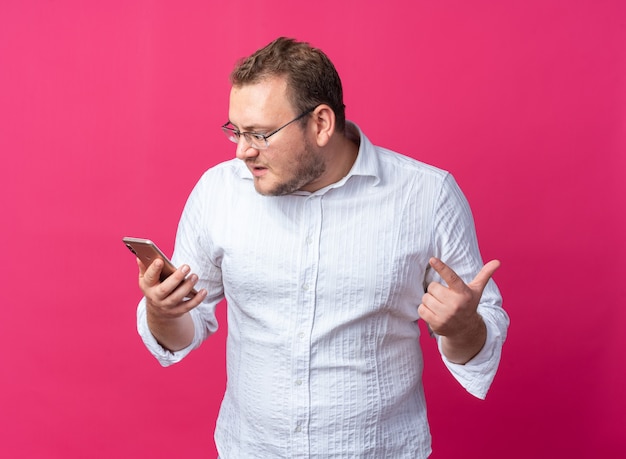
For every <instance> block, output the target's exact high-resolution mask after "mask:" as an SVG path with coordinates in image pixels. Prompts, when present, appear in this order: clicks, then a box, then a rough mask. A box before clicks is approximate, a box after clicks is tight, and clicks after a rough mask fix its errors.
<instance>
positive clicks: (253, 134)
mask: <svg viewBox="0 0 626 459" xmlns="http://www.w3.org/2000/svg"><path fill="white" fill-rule="evenodd" d="M250 136H251V137H252V138H253V139H254V140H258V141H260V142H264V141H265V135H264V134H259V133H257V132H250Z"/></svg>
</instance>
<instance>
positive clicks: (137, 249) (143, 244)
mask: <svg viewBox="0 0 626 459" xmlns="http://www.w3.org/2000/svg"><path fill="white" fill-rule="evenodd" d="M122 241H123V242H124V244H125V245H126V247H128V250H130V251H131V252H132V253H134V254H135V256H136V257H137V258H139V259H140V260H141V262H142V263H143V264H144V265H145V266H146V268H147V267H148V266H150V264H151V263H152V262H153V261H154V260H156V259H157V258H160V259H161V260H163V269H161V276H160V279H159V280H160V281H161V282H163V281H164V280H165V279H167V278H168V277H169V276H171V275H172V274H173V273H174V271H176V266H174V265H173V264H172V262H171V261H170V259H169V258H167V256H165V254H164V253H163V252H162V251H161V250H160V249H159V248H158V247H157V245H156V244H155V243H154V242H152V241H151V240H150V239H142V238H138V237H125V238H123V239H122ZM197 293H198V292H196V291H195V290H194V289H191V291H190V292H189V294H188V295H187V296H188V297H192V296H194V295H195V294H197Z"/></svg>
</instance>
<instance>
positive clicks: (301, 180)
mask: <svg viewBox="0 0 626 459" xmlns="http://www.w3.org/2000/svg"><path fill="white" fill-rule="evenodd" d="M295 160H296V163H295V165H294V167H295V169H294V172H293V175H292V176H291V178H289V179H288V180H287V181H285V182H282V183H278V184H277V185H275V186H274V188H273V189H270V190H266V191H263V190H259V188H258V187H256V190H257V192H259V193H260V194H262V195H264V196H285V195H288V194H291V193H293V192H294V191H298V190H300V189H302V188H303V187H305V186H306V185H308V184H309V183H311V182H312V181H314V180H316V179H318V178H319V177H321V175H322V174H323V173H324V172H326V163H324V161H323V159H322V158H321V157H320V156H319V155H318V154H317V153H316V151H315V150H314V149H313V148H311V147H310V145H309V144H308V143H306V144H305V146H304V149H303V150H302V152H301V153H300V155H298V156H297V157H296V158H295Z"/></svg>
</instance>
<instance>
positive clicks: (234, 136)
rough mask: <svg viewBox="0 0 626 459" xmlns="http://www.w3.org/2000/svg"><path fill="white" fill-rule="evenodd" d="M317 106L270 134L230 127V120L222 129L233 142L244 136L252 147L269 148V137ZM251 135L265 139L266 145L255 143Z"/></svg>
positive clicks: (258, 148) (254, 138) (237, 141)
mask: <svg viewBox="0 0 626 459" xmlns="http://www.w3.org/2000/svg"><path fill="white" fill-rule="evenodd" d="M317 107H318V106H317V105H316V106H315V107H311V108H309V109H308V110H306V111H304V112H302V113H300V114H299V115H298V116H296V117H295V118H294V119H292V120H291V121H289V122H288V123H285V124H283V125H282V126H281V127H279V128H278V129H274V130H273V131H272V132H270V133H268V134H261V133H259V132H251V131H240V130H238V129H233V128H230V127H228V125H229V124H232V123H231V122H230V121H226V123H224V125H223V126H222V131H223V132H224V134H226V138H227V139H228V140H230V141H231V142H233V143H237V144H238V143H239V139H240V138H241V136H243V138H244V140H245V141H246V143H247V144H248V145H249V146H250V147H252V148H254V149H257V150H265V149H266V148H269V146H270V143H269V141H268V140H267V139H269V138H270V137H271V136H273V135H274V134H276V133H277V132H279V131H281V130H283V129H284V128H286V127H287V126H289V125H290V124H291V123H295V122H296V121H298V120H301V119H302V118H304V117H305V116H306V115H308V114H309V113H311V112H312V111H313V110H315V109H316V108H317ZM250 137H252V139H253V141H255V142H258V141H263V142H264V143H265V146H263V147H261V146H258V145H253V144H252V142H251V141H250V140H249V139H250Z"/></svg>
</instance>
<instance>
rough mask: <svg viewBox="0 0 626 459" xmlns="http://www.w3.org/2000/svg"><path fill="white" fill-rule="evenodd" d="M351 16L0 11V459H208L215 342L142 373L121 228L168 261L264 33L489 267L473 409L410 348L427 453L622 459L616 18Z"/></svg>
mask: <svg viewBox="0 0 626 459" xmlns="http://www.w3.org/2000/svg"><path fill="white" fill-rule="evenodd" d="M371 3H372V4H374V3H375V4H376V5H380V6H376V7H373V6H369V5H370V3H368V2H364V1H360V2H359V1H345V2H341V1H335V0H333V1H329V0H319V1H317V2H313V3H299V2H286V1H285V2H282V1H278V0H266V1H264V2H252V1H228V2H223V1H221V2H207V1H201V0H197V1H186V2H169V1H154V2H153V1H146V0H143V1H132V2H127V1H107V2H95V1H93V2H85V1H79V0H76V1H70V0H57V1H43V0H42V1H17V0H16V1H14V0H7V1H3V2H1V3H0V154H1V158H2V167H0V187H1V188H0V191H1V196H2V197H1V198H0V199H1V202H2V205H1V212H2V225H1V231H2V237H1V238H0V249H1V252H0V253H2V255H3V263H2V265H1V266H2V267H1V268H0V286H1V290H2V292H3V299H2V301H1V302H2V314H1V316H0V348H1V349H2V351H0V371H1V376H0V457H11V458H30V457H38V458H64V459H68V458H70V459H71V458H83V457H91V458H112V457H150V458H171V457H187V458H200V457H214V452H215V450H214V446H213V439H212V432H213V425H214V421H215V417H216V414H217V409H218V406H219V402H220V398H221V392H222V390H223V387H224V357H223V351H224V344H223V341H224V336H225V330H224V329H222V330H220V332H219V333H218V336H217V337H215V338H214V339H213V340H212V342H210V343H208V345H205V346H204V347H203V348H202V349H201V350H199V351H197V352H196V353H195V354H192V356H190V357H189V358H188V359H187V360H186V361H184V362H183V363H181V364H180V365H178V366H176V367H174V368H170V369H162V368H160V367H159V366H158V364H157V363H156V361H155V360H153V359H152V357H150V356H149V355H148V353H147V351H146V350H145V349H144V348H143V346H142V344H141V342H140V340H139V338H138V337H137V335H136V332H135V318H134V315H135V304H136V302H137V300H138V299H139V291H138V289H137V287H136V280H135V276H136V273H135V265H134V262H133V260H132V257H131V256H130V255H129V253H127V249H126V248H125V247H124V246H123V245H122V243H121V241H120V239H121V237H122V236H124V235H135V236H145V237H150V238H153V239H154V240H156V241H157V242H158V243H159V244H160V245H161V246H162V247H163V248H164V249H166V251H168V252H170V251H171V249H172V244H173V237H174V233H175V230H176V224H177V221H178V217H179V214H180V211H181V209H182V205H183V203H184V200H185V198H186V196H187V194H188V193H189V191H190V190H191V187H192V186H193V184H194V183H195V181H196V180H197V179H198V177H199V176H200V174H201V172H202V171H203V170H204V169H206V168H208V167H209V166H211V165H213V164H215V163H216V162H218V161H221V160H224V159H227V158H230V157H232V156H233V154H234V150H233V147H232V145H230V144H228V143H227V142H226V140H225V139H223V138H222V134H221V133H220V132H219V129H218V127H219V126H220V124H222V123H223V122H224V121H225V120H226V116H227V109H228V107H227V100H228V89H229V85H228V80H227V75H228V73H229V70H230V69H231V67H232V65H233V63H234V62H235V60H236V59H237V58H239V57H241V56H243V55H246V54H248V53H250V52H252V51H253V50H254V49H256V48H257V47H259V46H262V45H264V44H265V43H267V42H268V41H270V40H271V39H273V38H274V37H276V36H278V35H289V36H295V37H298V38H300V39H303V40H307V41H310V42H311V43H313V44H314V45H316V46H319V47H321V48H322V49H324V50H326V51H327V53H328V54H329V56H330V57H331V58H332V59H333V60H334V61H335V63H336V65H337V67H338V70H339V72H340V73H341V75H342V76H343V80H344V85H345V95H346V104H347V107H348V108H347V113H348V117H349V118H350V119H353V120H355V121H357V122H358V123H359V124H360V125H361V127H362V128H363V129H364V130H365V131H366V133H367V134H368V136H369V137H370V138H371V139H372V140H373V141H374V142H375V143H378V144H381V145H385V146H388V147H390V148H393V149H396V150H398V151H401V152H404V153H406V154H408V155H411V156H414V157H416V158H419V159H421V160H424V161H426V162H430V163H433V164H436V165H438V166H440V167H444V168H446V169H449V170H450V171H452V172H453V173H454V175H455V176H456V178H457V180H458V181H459V183H460V184H461V186H462V187H463V189H464V190H465V192H466V194H467V196H468V198H469V199H470V202H471V203H472V206H473V209H474V212H475V217H476V220H477V227H478V232H479V238H480V241H481V246H482V250H483V255H484V257H485V258H493V257H498V258H500V259H501V260H502V261H503V267H502V269H501V270H500V271H499V272H498V273H497V274H496V280H497V282H498V283H499V285H500V287H501V289H502V291H503V294H504V297H505V306H506V308H507V310H508V311H509V313H510V315H511V319H512V326H511V329H510V336H509V340H508V341H507V343H506V346H505V351H504V361H503V363H502V365H501V370H500V373H499V374H498V376H497V377H496V381H495V383H494V385H493V387H492V390H491V392H490V394H489V396H488V398H487V400H486V401H484V402H481V401H478V400H475V399H473V398H472V397H471V396H469V395H467V394H466V393H465V392H464V391H463V390H462V389H461V388H460V386H457V384H456V383H455V382H454V381H453V380H452V378H451V376H450V375H448V374H447V373H446V371H445V370H444V369H443V365H442V364H441V362H440V361H439V359H438V357H437V355H436V353H435V349H434V343H433V342H432V341H431V340H430V339H427V338H424V339H423V340H422V341H423V344H424V346H425V348H426V351H425V352H426V365H427V367H426V374H425V384H426V391H427V397H428V402H429V415H430V420H431V427H432V431H433V435H434V448H435V454H434V455H433V458H435V459H446V458H459V457H463V458H503V457H506V458H527V457H535V458H539V457H541V458H552V457H568V458H590V457H616V456H617V455H618V451H621V452H622V454H623V452H624V451H625V450H626V442H625V440H624V435H623V434H624V431H625V430H626V415H625V414H624V413H625V410H626V400H625V399H626V396H625V395H624V393H625V392H624V387H626V365H625V364H626V357H625V355H626V352H625V351H626V338H625V336H626V333H624V331H623V328H624V323H626V312H625V309H626V308H625V306H626V300H624V298H626V288H625V285H626V282H625V281H624V275H625V274H626V262H625V261H624V260H625V256H626V251H625V247H624V242H623V237H624V234H626V212H625V207H626V206H625V201H626V185H625V182H626V178H625V175H626V174H625V172H626V108H625V107H626V51H625V50H626V47H625V45H624V44H625V43H626V8H625V6H624V5H626V3H624V2H623V1H621V0H615V1H610V0H603V1H597V0H579V1H572V2H562V1H557V0H527V1H525V2H521V1H516V2H495V1H489V0H482V1H468V0H441V1H411V0H406V1H400V0H390V1H386V2H371ZM565 5H566V6H565ZM222 317H223V312H222Z"/></svg>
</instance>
